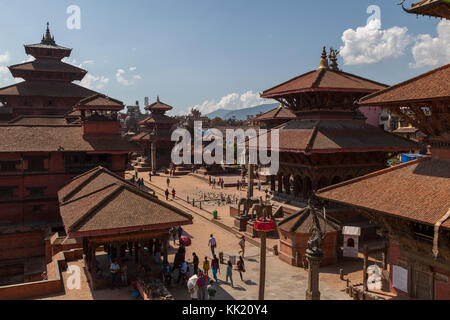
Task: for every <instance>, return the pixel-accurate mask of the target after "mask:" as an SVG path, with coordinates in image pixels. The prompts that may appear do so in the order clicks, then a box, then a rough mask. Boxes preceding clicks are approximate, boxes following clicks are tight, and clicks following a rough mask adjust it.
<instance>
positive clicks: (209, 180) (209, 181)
mask: <svg viewBox="0 0 450 320" xmlns="http://www.w3.org/2000/svg"><path fill="white" fill-rule="evenodd" d="M211 183H212V180H211V176H209V177H208V184H209V186H210V187H211Z"/></svg>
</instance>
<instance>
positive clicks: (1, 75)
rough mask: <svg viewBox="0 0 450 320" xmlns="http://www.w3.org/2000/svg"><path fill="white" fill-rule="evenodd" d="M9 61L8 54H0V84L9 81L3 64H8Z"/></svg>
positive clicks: (9, 77)
mask: <svg viewBox="0 0 450 320" xmlns="http://www.w3.org/2000/svg"><path fill="white" fill-rule="evenodd" d="M9 60H10V56H9V52H8V51H6V52H5V53H0V84H4V83H6V82H8V81H10V80H11V76H10V73H9V70H8V68H7V67H6V66H5V65H2V64H3V63H8V62H9Z"/></svg>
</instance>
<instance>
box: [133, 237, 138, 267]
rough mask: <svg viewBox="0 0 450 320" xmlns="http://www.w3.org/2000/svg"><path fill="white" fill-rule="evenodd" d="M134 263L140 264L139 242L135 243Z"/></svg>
mask: <svg viewBox="0 0 450 320" xmlns="http://www.w3.org/2000/svg"><path fill="white" fill-rule="evenodd" d="M134 263H135V264H139V244H138V243H137V242H135V243H134Z"/></svg>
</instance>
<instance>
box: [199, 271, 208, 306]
mask: <svg viewBox="0 0 450 320" xmlns="http://www.w3.org/2000/svg"><path fill="white" fill-rule="evenodd" d="M207 280H208V276H207V275H205V274H204V273H203V272H201V271H199V273H198V279H197V287H198V300H205V297H206V287H207V282H206V281H207Z"/></svg>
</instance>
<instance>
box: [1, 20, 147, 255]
mask: <svg viewBox="0 0 450 320" xmlns="http://www.w3.org/2000/svg"><path fill="white" fill-rule="evenodd" d="M25 48H26V52H27V53H29V54H32V55H33V56H35V57H36V60H35V61H33V62H29V63H25V64H22V65H17V66H12V67H10V70H11V72H12V73H13V75H14V76H17V77H23V78H24V79H26V81H25V82H22V83H19V84H16V85H13V86H10V87H6V88H3V89H0V101H2V102H3V104H5V107H2V108H0V109H3V111H5V109H6V110H7V111H8V110H9V111H8V112H7V113H3V116H5V115H6V116H5V117H4V118H5V119H6V118H9V117H13V116H14V117H15V118H14V119H12V120H10V121H9V122H7V123H2V124H0V137H1V139H0V261H4V260H13V259H22V258H29V257H35V256H41V255H42V256H43V255H44V251H45V250H44V249H45V245H44V238H45V237H46V236H47V234H48V233H49V232H50V231H61V232H62V233H63V228H62V222H61V217H60V214H59V210H58V197H57V192H58V190H59V189H60V188H61V187H62V186H63V185H64V184H65V183H66V182H67V181H68V180H70V179H71V178H73V177H75V176H77V175H79V174H80V173H83V172H86V171H88V170H90V169H92V168H94V167H97V166H99V165H102V166H103V167H105V168H108V169H109V170H111V171H113V172H114V173H116V174H118V175H120V176H123V175H124V172H125V169H126V166H127V162H128V154H129V153H131V152H136V151H140V150H141V149H140V147H139V146H137V145H136V144H133V143H131V142H128V141H126V140H125V139H123V138H122V137H121V135H120V124H119V122H118V121H117V112H118V111H119V110H121V109H123V103H122V102H120V101H118V100H114V99H111V98H109V97H106V96H104V95H101V94H98V93H95V92H93V91H91V90H88V89H85V88H83V87H80V86H77V85H75V84H72V83H71V81H73V80H81V79H82V77H83V76H84V75H85V73H86V71H84V70H81V69H78V68H75V67H71V66H69V65H67V64H65V63H63V62H61V61H60V60H61V59H62V58H64V57H68V56H69V55H70V52H71V49H67V48H64V47H61V46H58V45H56V43H55V42H54V39H53V37H51V35H50V31H49V30H48V28H47V33H46V34H45V36H44V38H43V40H42V42H41V43H40V44H37V45H29V46H25ZM49 102H51V103H49ZM72 111H75V112H77V113H79V118H78V119H72V118H70V119H69V120H70V123H69V121H68V119H66V118H65V117H64V115H65V114H69V113H70V112H72ZM0 113H1V112H0ZM49 114H51V115H49Z"/></svg>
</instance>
